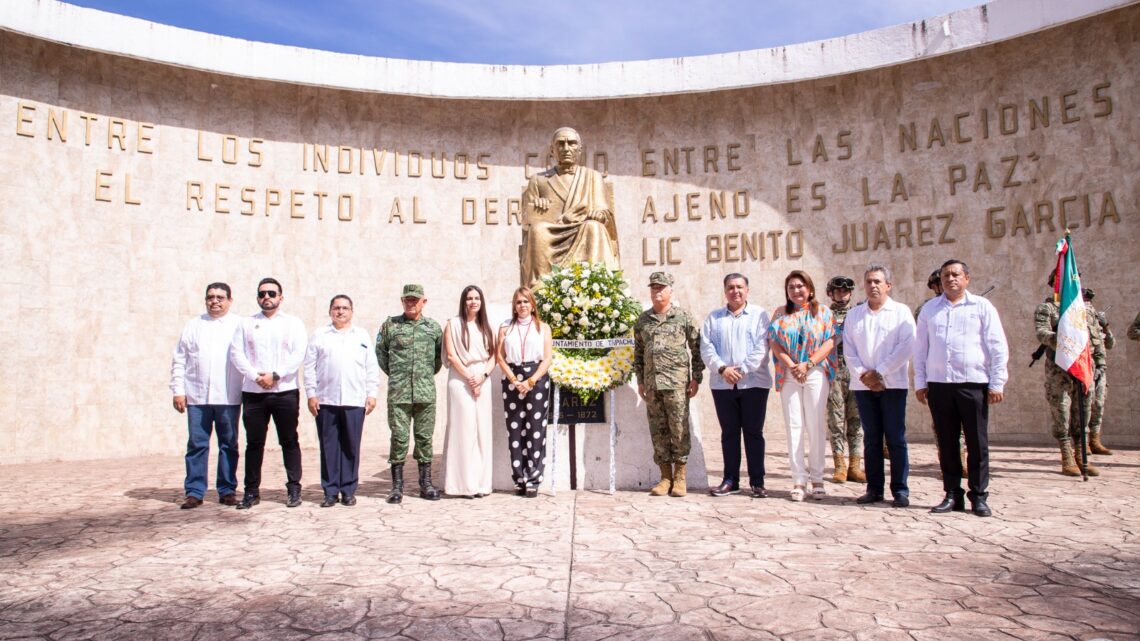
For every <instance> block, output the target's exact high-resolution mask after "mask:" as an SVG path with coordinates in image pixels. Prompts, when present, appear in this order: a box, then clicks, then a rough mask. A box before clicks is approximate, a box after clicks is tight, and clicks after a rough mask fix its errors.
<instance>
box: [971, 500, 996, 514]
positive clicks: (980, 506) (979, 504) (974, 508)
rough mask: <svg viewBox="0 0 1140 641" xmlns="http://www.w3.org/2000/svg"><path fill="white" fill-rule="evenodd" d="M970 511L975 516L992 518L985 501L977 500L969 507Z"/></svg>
mask: <svg viewBox="0 0 1140 641" xmlns="http://www.w3.org/2000/svg"><path fill="white" fill-rule="evenodd" d="M970 511H971V512H973V513H974V514H975V515H976V516H993V515H994V513H993V511H992V510H990V506H988V505H986V501H985V499H977V500H976V501H974V502H973V504H972V505H971V506H970Z"/></svg>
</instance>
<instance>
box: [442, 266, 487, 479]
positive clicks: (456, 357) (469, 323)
mask: <svg viewBox="0 0 1140 641" xmlns="http://www.w3.org/2000/svg"><path fill="white" fill-rule="evenodd" d="M443 349H444V352H445V353H446V355H447V364H448V368H449V371H448V375H447V440H446V442H445V445H444V460H445V461H446V462H445V466H444V476H443V491H444V492H446V493H447V494H451V495H456V496H467V497H471V498H481V497H484V496H486V495H488V494H490V493H491V470H492V468H491V440H492V438H491V437H492V434H493V431H492V428H491V423H492V422H491V372H492V371H494V369H495V334H494V332H493V331H492V330H491V325H490V323H488V322H487V308H486V305H485V304H484V301H483V290H481V289H479V288H478V287H476V286H475V285H468V286H467V287H465V288H464V289H463V293H462V294H460V296H459V315H458V316H456V317H454V318H452V319H451V320H449V321H447V327H445V328H444V330H443Z"/></svg>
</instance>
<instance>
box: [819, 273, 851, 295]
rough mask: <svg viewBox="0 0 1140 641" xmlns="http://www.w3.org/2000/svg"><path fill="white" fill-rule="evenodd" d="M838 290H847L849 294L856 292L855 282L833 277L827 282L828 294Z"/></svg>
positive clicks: (844, 277) (845, 278) (846, 278)
mask: <svg viewBox="0 0 1140 641" xmlns="http://www.w3.org/2000/svg"><path fill="white" fill-rule="evenodd" d="M837 289H846V290H847V291H849V292H850V291H854V290H855V281H854V280H851V279H850V278H848V277H846V276H833V277H832V278H831V280H829V281H827V289H826V291H827V293H828V294H831V292H833V291H835V290H837Z"/></svg>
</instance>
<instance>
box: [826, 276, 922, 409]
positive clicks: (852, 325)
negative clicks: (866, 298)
mask: <svg viewBox="0 0 1140 641" xmlns="http://www.w3.org/2000/svg"><path fill="white" fill-rule="evenodd" d="M914 332H915V325H914V316H913V315H912V314H911V313H910V309H908V308H907V306H906V305H903V304H902V303H900V302H898V301H896V300H894V299H893V298H887V300H885V301H883V305H882V307H880V308H879V309H878V311H875V310H873V309H871V305H870V304H869V303H864V304H862V305H856V306H855V307H853V308H852V309H851V311H849V312H847V320H846V321H845V322H844V324H843V357H844V358H845V359H846V360H847V370H848V371H849V372H851V389H852V390H863V391H867V390H868V389H869V388H868V387H867V386H866V385H864V384H863V381H861V380H859V377H860V376H862V375H863V373H864V372H869V371H871V370H874V371H876V372H878V373H879V374H880V375H881V376H882V377H883V385H885V386H886V387H887V389H903V390H904V389H907V387H908V386H909V381H908V380H907V370H908V367H907V366H908V365H909V364H910V357H911V354H912V353H913V351H914Z"/></svg>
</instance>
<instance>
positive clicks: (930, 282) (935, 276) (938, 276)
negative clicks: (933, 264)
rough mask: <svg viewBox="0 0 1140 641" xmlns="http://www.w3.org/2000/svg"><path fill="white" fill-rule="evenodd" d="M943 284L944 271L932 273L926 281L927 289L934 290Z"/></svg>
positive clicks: (939, 270) (937, 270)
mask: <svg viewBox="0 0 1140 641" xmlns="http://www.w3.org/2000/svg"><path fill="white" fill-rule="evenodd" d="M941 284H942V270H941V269H936V270H934V271H932V272H930V276H929V277H927V279H926V288H927V289H934V288H935V287H936V286H938V285H941Z"/></svg>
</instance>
